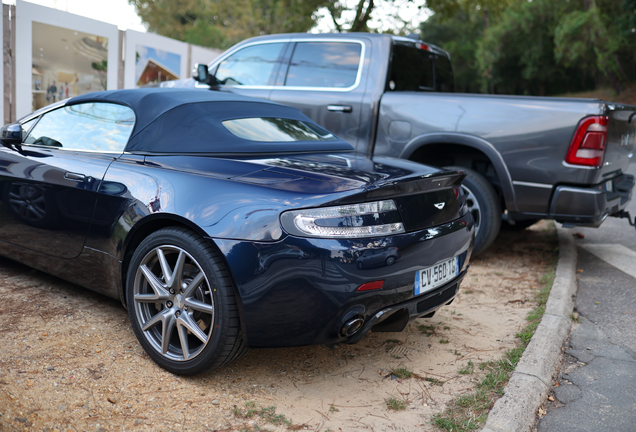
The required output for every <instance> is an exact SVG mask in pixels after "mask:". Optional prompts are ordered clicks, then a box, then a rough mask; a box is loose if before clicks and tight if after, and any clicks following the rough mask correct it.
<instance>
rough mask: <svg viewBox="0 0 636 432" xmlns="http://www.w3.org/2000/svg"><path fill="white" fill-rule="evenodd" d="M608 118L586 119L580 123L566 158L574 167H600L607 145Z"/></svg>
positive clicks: (594, 117) (595, 117)
mask: <svg viewBox="0 0 636 432" xmlns="http://www.w3.org/2000/svg"><path fill="white" fill-rule="evenodd" d="M607 122H608V119H607V116H591V117H585V118H584V119H583V120H581V122H580V123H579V126H578V127H577V128H576V132H575V133H574V138H572V142H571V143H570V148H569V149H568V153H567V155H566V156H565V162H567V163H569V164H572V165H584V166H589V167H597V168H598V167H600V166H601V165H602V164H603V154H604V153H605V144H606V143H607Z"/></svg>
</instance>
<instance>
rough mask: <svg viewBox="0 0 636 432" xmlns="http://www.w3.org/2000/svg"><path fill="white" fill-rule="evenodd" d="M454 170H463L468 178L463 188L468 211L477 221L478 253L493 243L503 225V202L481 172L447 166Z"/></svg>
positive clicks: (474, 250)
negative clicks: (501, 202)
mask: <svg viewBox="0 0 636 432" xmlns="http://www.w3.org/2000/svg"><path fill="white" fill-rule="evenodd" d="M447 169H449V170H453V171H463V172H464V173H466V178H465V179H464V182H463V183H462V189H463V190H464V192H465V193H466V201H467V204H468V211H469V212H470V214H471V215H472V216H473V221H474V222H475V247H474V249H473V255H477V254H479V253H480V252H482V251H483V250H485V249H486V248H487V247H488V246H490V245H491V243H492V242H493V241H495V238H496V237H497V234H499V229H500V227H501V204H499V197H498V196H497V192H496V191H495V189H494V188H493V187H492V185H491V184H490V183H489V182H488V180H486V179H485V178H484V177H483V176H482V175H481V174H479V173H478V172H476V171H473V170H471V169H468V168H464V167H447Z"/></svg>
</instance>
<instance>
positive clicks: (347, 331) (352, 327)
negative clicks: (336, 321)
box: [340, 317, 364, 337]
mask: <svg viewBox="0 0 636 432" xmlns="http://www.w3.org/2000/svg"><path fill="white" fill-rule="evenodd" d="M363 324H364V320H363V319H362V318H360V317H354V318H351V319H350V320H349V321H347V322H346V323H344V325H343V326H342V328H341V329H340V334H341V335H342V336H345V337H350V336H353V335H354V334H356V333H357V332H358V331H359V330H360V329H361V328H362V325H363Z"/></svg>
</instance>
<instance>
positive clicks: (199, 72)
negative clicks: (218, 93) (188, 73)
mask: <svg viewBox="0 0 636 432" xmlns="http://www.w3.org/2000/svg"><path fill="white" fill-rule="evenodd" d="M192 78H194V79H195V81H198V82H200V83H202V84H207V85H209V86H216V85H218V84H219V83H218V82H217V80H216V78H215V77H214V76H213V75H210V70H209V69H208V65H206V64H201V63H197V64H195V65H194V74H193V76H192Z"/></svg>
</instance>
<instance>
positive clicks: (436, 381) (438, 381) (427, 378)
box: [424, 377, 444, 386]
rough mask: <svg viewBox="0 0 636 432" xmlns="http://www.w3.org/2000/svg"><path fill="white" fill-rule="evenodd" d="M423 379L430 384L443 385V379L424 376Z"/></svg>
mask: <svg viewBox="0 0 636 432" xmlns="http://www.w3.org/2000/svg"><path fill="white" fill-rule="evenodd" d="M424 381H427V382H430V383H431V384H432V385H436V386H443V385H444V381H441V380H438V379H437V378H431V377H426V378H424Z"/></svg>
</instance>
